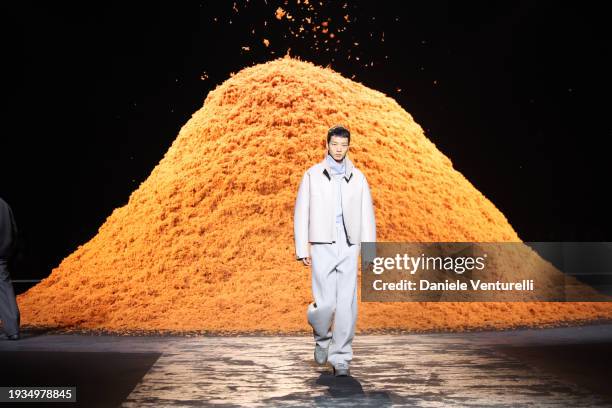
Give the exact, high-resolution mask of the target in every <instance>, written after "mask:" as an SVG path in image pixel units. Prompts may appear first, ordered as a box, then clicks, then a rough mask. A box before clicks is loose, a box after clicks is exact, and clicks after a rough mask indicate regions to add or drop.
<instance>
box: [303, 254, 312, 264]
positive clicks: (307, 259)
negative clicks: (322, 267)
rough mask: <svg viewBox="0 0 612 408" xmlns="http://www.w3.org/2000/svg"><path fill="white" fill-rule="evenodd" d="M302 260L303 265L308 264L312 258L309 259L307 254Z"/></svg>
mask: <svg viewBox="0 0 612 408" xmlns="http://www.w3.org/2000/svg"><path fill="white" fill-rule="evenodd" d="M302 262H304V265H306V266H310V264H311V262H312V260H311V259H310V257H309V256H307V257H306V258H302Z"/></svg>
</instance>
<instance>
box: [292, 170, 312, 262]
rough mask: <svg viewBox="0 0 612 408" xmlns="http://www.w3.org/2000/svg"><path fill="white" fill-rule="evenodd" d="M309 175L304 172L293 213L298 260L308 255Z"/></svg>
mask: <svg viewBox="0 0 612 408" xmlns="http://www.w3.org/2000/svg"><path fill="white" fill-rule="evenodd" d="M309 179H310V175H309V174H308V172H306V173H304V177H302V182H301V183H300V188H299V190H298V194H297V199H296V200H295V212H294V214H293V233H294V238H295V256H296V259H298V260H300V259H302V258H306V257H309V256H310V250H309V248H308V224H309V217H310V208H309V207H310V180H309Z"/></svg>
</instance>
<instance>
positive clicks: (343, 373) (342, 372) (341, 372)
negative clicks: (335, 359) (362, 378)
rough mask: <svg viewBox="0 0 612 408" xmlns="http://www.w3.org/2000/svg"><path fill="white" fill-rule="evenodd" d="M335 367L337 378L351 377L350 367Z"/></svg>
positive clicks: (340, 365) (341, 365) (343, 365)
mask: <svg viewBox="0 0 612 408" xmlns="http://www.w3.org/2000/svg"><path fill="white" fill-rule="evenodd" d="M333 367H334V375H335V376H336V377H347V376H349V375H351V373H350V371H349V365H348V364H346V363H338V364H336V365H335V366H333Z"/></svg>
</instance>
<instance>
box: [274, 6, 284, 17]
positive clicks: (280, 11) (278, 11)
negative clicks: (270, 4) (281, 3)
mask: <svg viewBox="0 0 612 408" xmlns="http://www.w3.org/2000/svg"><path fill="white" fill-rule="evenodd" d="M286 13H287V12H286V11H285V10H283V8H282V7H279V8H277V9H276V13H274V15H275V16H276V18H277V19H278V20H282V18H283V17H284V16H285V14H286Z"/></svg>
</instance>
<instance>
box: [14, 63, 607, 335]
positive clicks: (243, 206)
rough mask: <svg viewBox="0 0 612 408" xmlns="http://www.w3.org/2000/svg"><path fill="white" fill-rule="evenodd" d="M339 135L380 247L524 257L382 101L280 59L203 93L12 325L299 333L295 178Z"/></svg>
mask: <svg viewBox="0 0 612 408" xmlns="http://www.w3.org/2000/svg"><path fill="white" fill-rule="evenodd" d="M335 123H343V124H347V125H348V126H349V128H350V129H351V132H352V135H353V137H352V142H351V152H350V153H349V154H350V156H351V158H352V160H353V161H354V162H355V164H356V165H357V166H358V167H359V168H360V169H361V170H362V171H363V172H364V173H365V174H366V176H367V177H368V181H369V183H370V186H371V188H372V195H373V200H374V206H375V211H376V219H377V229H378V238H379V240H380V241H481V242H485V241H488V242H496V241H520V239H519V237H518V235H517V234H516V232H515V231H514V230H513V229H512V226H510V225H509V223H508V221H507V220H506V218H505V217H504V215H503V214H502V213H501V212H500V211H499V210H498V209H497V208H496V207H495V206H494V205H493V204H492V203H491V202H490V201H489V200H488V199H487V198H486V197H485V196H484V195H483V194H481V193H480V192H479V191H478V190H477V189H476V188H474V186H473V185H472V184H471V183H470V182H469V181H468V180H466V179H465V178H464V177H463V175H461V173H459V172H458V171H456V170H455V169H453V166H452V162H451V161H450V160H449V159H448V158H447V157H446V156H445V155H444V154H442V153H441V152H440V151H439V150H438V149H437V148H436V146H435V145H434V144H433V143H432V142H431V141H429V140H428V139H427V138H426V137H425V135H424V133H423V129H422V128H421V127H420V126H419V125H418V124H417V123H415V122H414V120H413V119H412V116H410V114H408V113H407V112H406V111H404V110H403V109H402V108H401V106H399V105H398V104H397V103H396V102H395V101H394V100H393V99H391V98H389V97H387V96H386V95H384V94H383V93H381V92H378V91H375V90H372V89H369V88H367V87H365V86H364V85H362V84H360V83H357V82H354V81H351V80H350V79H347V78H344V77H342V76H341V75H340V74H338V73H336V72H334V71H333V70H332V69H330V68H321V67H318V66H315V65H313V64H311V63H308V62H303V61H299V60H296V59H292V58H290V57H285V58H281V59H277V60H274V61H270V62H268V63H265V64H260V65H256V66H253V67H249V68H245V69H243V70H242V71H240V72H239V73H237V74H236V75H234V76H232V77H231V78H230V79H228V80H227V81H225V82H224V83H223V84H221V85H219V86H218V87H217V88H216V89H215V90H213V91H211V92H210V93H209V94H208V96H207V98H206V100H205V102H204V106H203V107H202V108H201V109H200V110H198V111H197V112H196V113H195V114H194V115H193V117H192V118H191V119H190V120H189V121H188V122H187V124H185V126H184V127H183V128H182V129H181V130H180V132H179V135H178V137H177V138H176V140H175V141H174V143H173V144H172V146H171V147H170V149H169V150H168V152H167V153H166V154H165V156H164V157H163V159H162V160H161V161H160V163H159V164H158V165H157V166H156V167H155V168H154V169H153V171H152V172H151V175H150V176H149V177H148V179H147V180H146V181H144V182H143V183H142V184H141V185H140V186H139V188H138V189H137V190H136V191H134V192H133V193H132V194H131V196H130V198H129V201H128V203H127V204H126V205H124V206H123V207H121V208H117V209H116V210H114V211H113V213H112V214H111V215H110V216H109V217H108V219H107V220H106V222H105V223H104V224H103V225H102V226H101V227H100V229H99V231H98V234H97V235H96V236H95V237H94V238H92V239H91V240H90V241H89V242H87V243H86V244H84V245H81V246H79V247H78V248H77V249H76V251H75V252H74V253H72V254H71V255H69V256H68V257H66V258H65V259H64V260H63V261H62V262H61V263H60V265H59V266H58V267H56V268H55V269H53V271H52V273H51V275H50V276H49V277H48V278H47V279H45V280H43V281H42V282H41V283H40V284H38V285H37V286H35V287H33V288H32V289H30V290H29V291H28V292H27V293H25V294H23V295H21V296H19V298H18V301H19V306H20V308H21V311H22V319H23V323H25V324H27V325H34V326H54V327H58V326H59V327H69V328H86V329H108V330H117V331H122V330H126V331H127V330H134V329H137V330H140V329H142V330H157V329H162V330H210V331H226V332H227V331H229V332H233V331H241V332H248V331H274V332H297V331H310V329H309V327H308V323H307V321H306V306H307V304H308V303H309V302H310V301H311V292H310V270H309V269H308V268H306V267H304V266H303V265H302V264H300V263H298V262H296V261H295V257H294V249H293V248H294V247H293V205H294V202H295V197H296V192H297V187H298V184H299V181H300V178H301V176H302V174H303V172H304V171H305V169H307V168H308V167H309V166H311V165H312V164H314V163H316V162H318V161H320V160H321V159H322V158H323V155H324V146H325V140H324V136H325V134H326V131H327V129H328V128H329V126H330V125H332V124H335ZM610 318H612V304H611V303H393V304H391V303H361V304H360V311H359V321H358V330H359V331H364V330H376V329H406V330H413V331H418V330H430V329H439V330H462V329H466V328H484V327H495V328H506V327H514V326H519V325H520V326H523V325H546V324H550V323H558V322H568V321H569V322H577V321H583V320H592V319H610Z"/></svg>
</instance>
